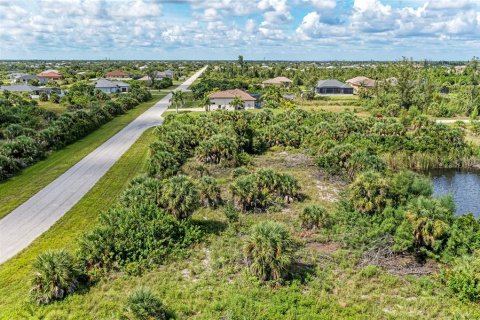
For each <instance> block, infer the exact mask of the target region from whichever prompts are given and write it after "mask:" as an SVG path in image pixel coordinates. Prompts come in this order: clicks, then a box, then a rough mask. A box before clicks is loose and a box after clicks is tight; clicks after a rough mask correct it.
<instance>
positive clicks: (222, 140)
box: [195, 134, 239, 165]
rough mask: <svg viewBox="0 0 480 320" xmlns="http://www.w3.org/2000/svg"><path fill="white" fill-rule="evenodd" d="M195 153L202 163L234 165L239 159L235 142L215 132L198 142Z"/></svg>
mask: <svg viewBox="0 0 480 320" xmlns="http://www.w3.org/2000/svg"><path fill="white" fill-rule="evenodd" d="M195 155H196V158H197V159H198V160H199V161H201V162H203V163H214V164H218V163H224V164H233V165H235V164H237V163H238V161H239V155H238V145H237V142H236V141H235V140H234V139H232V138H230V137H228V136H227V135H225V134H216V135H213V136H211V137H210V138H209V139H207V140H205V141H202V142H200V145H199V146H198V147H197V149H196V153H195Z"/></svg>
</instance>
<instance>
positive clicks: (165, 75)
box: [138, 70, 173, 82]
mask: <svg viewBox="0 0 480 320" xmlns="http://www.w3.org/2000/svg"><path fill="white" fill-rule="evenodd" d="M167 71H168V70H167ZM165 72H166V71H155V73H154V76H155V80H162V79H165V78H172V77H173V71H171V72H172V73H165ZM138 80H139V81H146V82H151V79H150V76H148V75H147V76H143V77H141V78H140V79H138Z"/></svg>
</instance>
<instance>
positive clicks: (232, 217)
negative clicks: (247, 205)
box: [223, 202, 240, 224]
mask: <svg viewBox="0 0 480 320" xmlns="http://www.w3.org/2000/svg"><path fill="white" fill-rule="evenodd" d="M223 213H224V215H225V217H226V218H227V220H228V223H230V224H232V223H235V222H238V221H239V220H240V212H239V211H238V210H237V208H235V206H234V205H233V203H231V202H227V204H226V205H225V207H224V208H223Z"/></svg>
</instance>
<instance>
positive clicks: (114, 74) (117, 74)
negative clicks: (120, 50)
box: [105, 70, 130, 79]
mask: <svg viewBox="0 0 480 320" xmlns="http://www.w3.org/2000/svg"><path fill="white" fill-rule="evenodd" d="M105 78H107V79H126V78H130V76H129V75H128V74H126V73H125V72H123V71H120V70H113V71H110V72H107V73H106V74H105Z"/></svg>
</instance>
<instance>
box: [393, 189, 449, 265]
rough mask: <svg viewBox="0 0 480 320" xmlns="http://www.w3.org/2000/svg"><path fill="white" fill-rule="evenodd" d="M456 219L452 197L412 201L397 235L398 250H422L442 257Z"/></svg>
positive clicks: (396, 246) (396, 244)
mask: <svg viewBox="0 0 480 320" xmlns="http://www.w3.org/2000/svg"><path fill="white" fill-rule="evenodd" d="M453 220H454V205H453V200H452V198H451V197H444V198H438V199H437V198H427V197H423V196H420V197H418V198H416V199H412V200H411V201H410V202H409V203H408V205H407V207H406V213H405V219H404V221H403V222H402V224H401V225H400V227H399V230H397V232H396V234H395V245H394V247H393V249H394V250H395V251H419V252H421V253H424V254H429V255H433V256H435V255H439V254H441V252H442V250H443V249H444V248H445V246H446V244H447V241H448V237H449V234H450V230H449V228H450V225H451V224H452V223H453Z"/></svg>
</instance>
